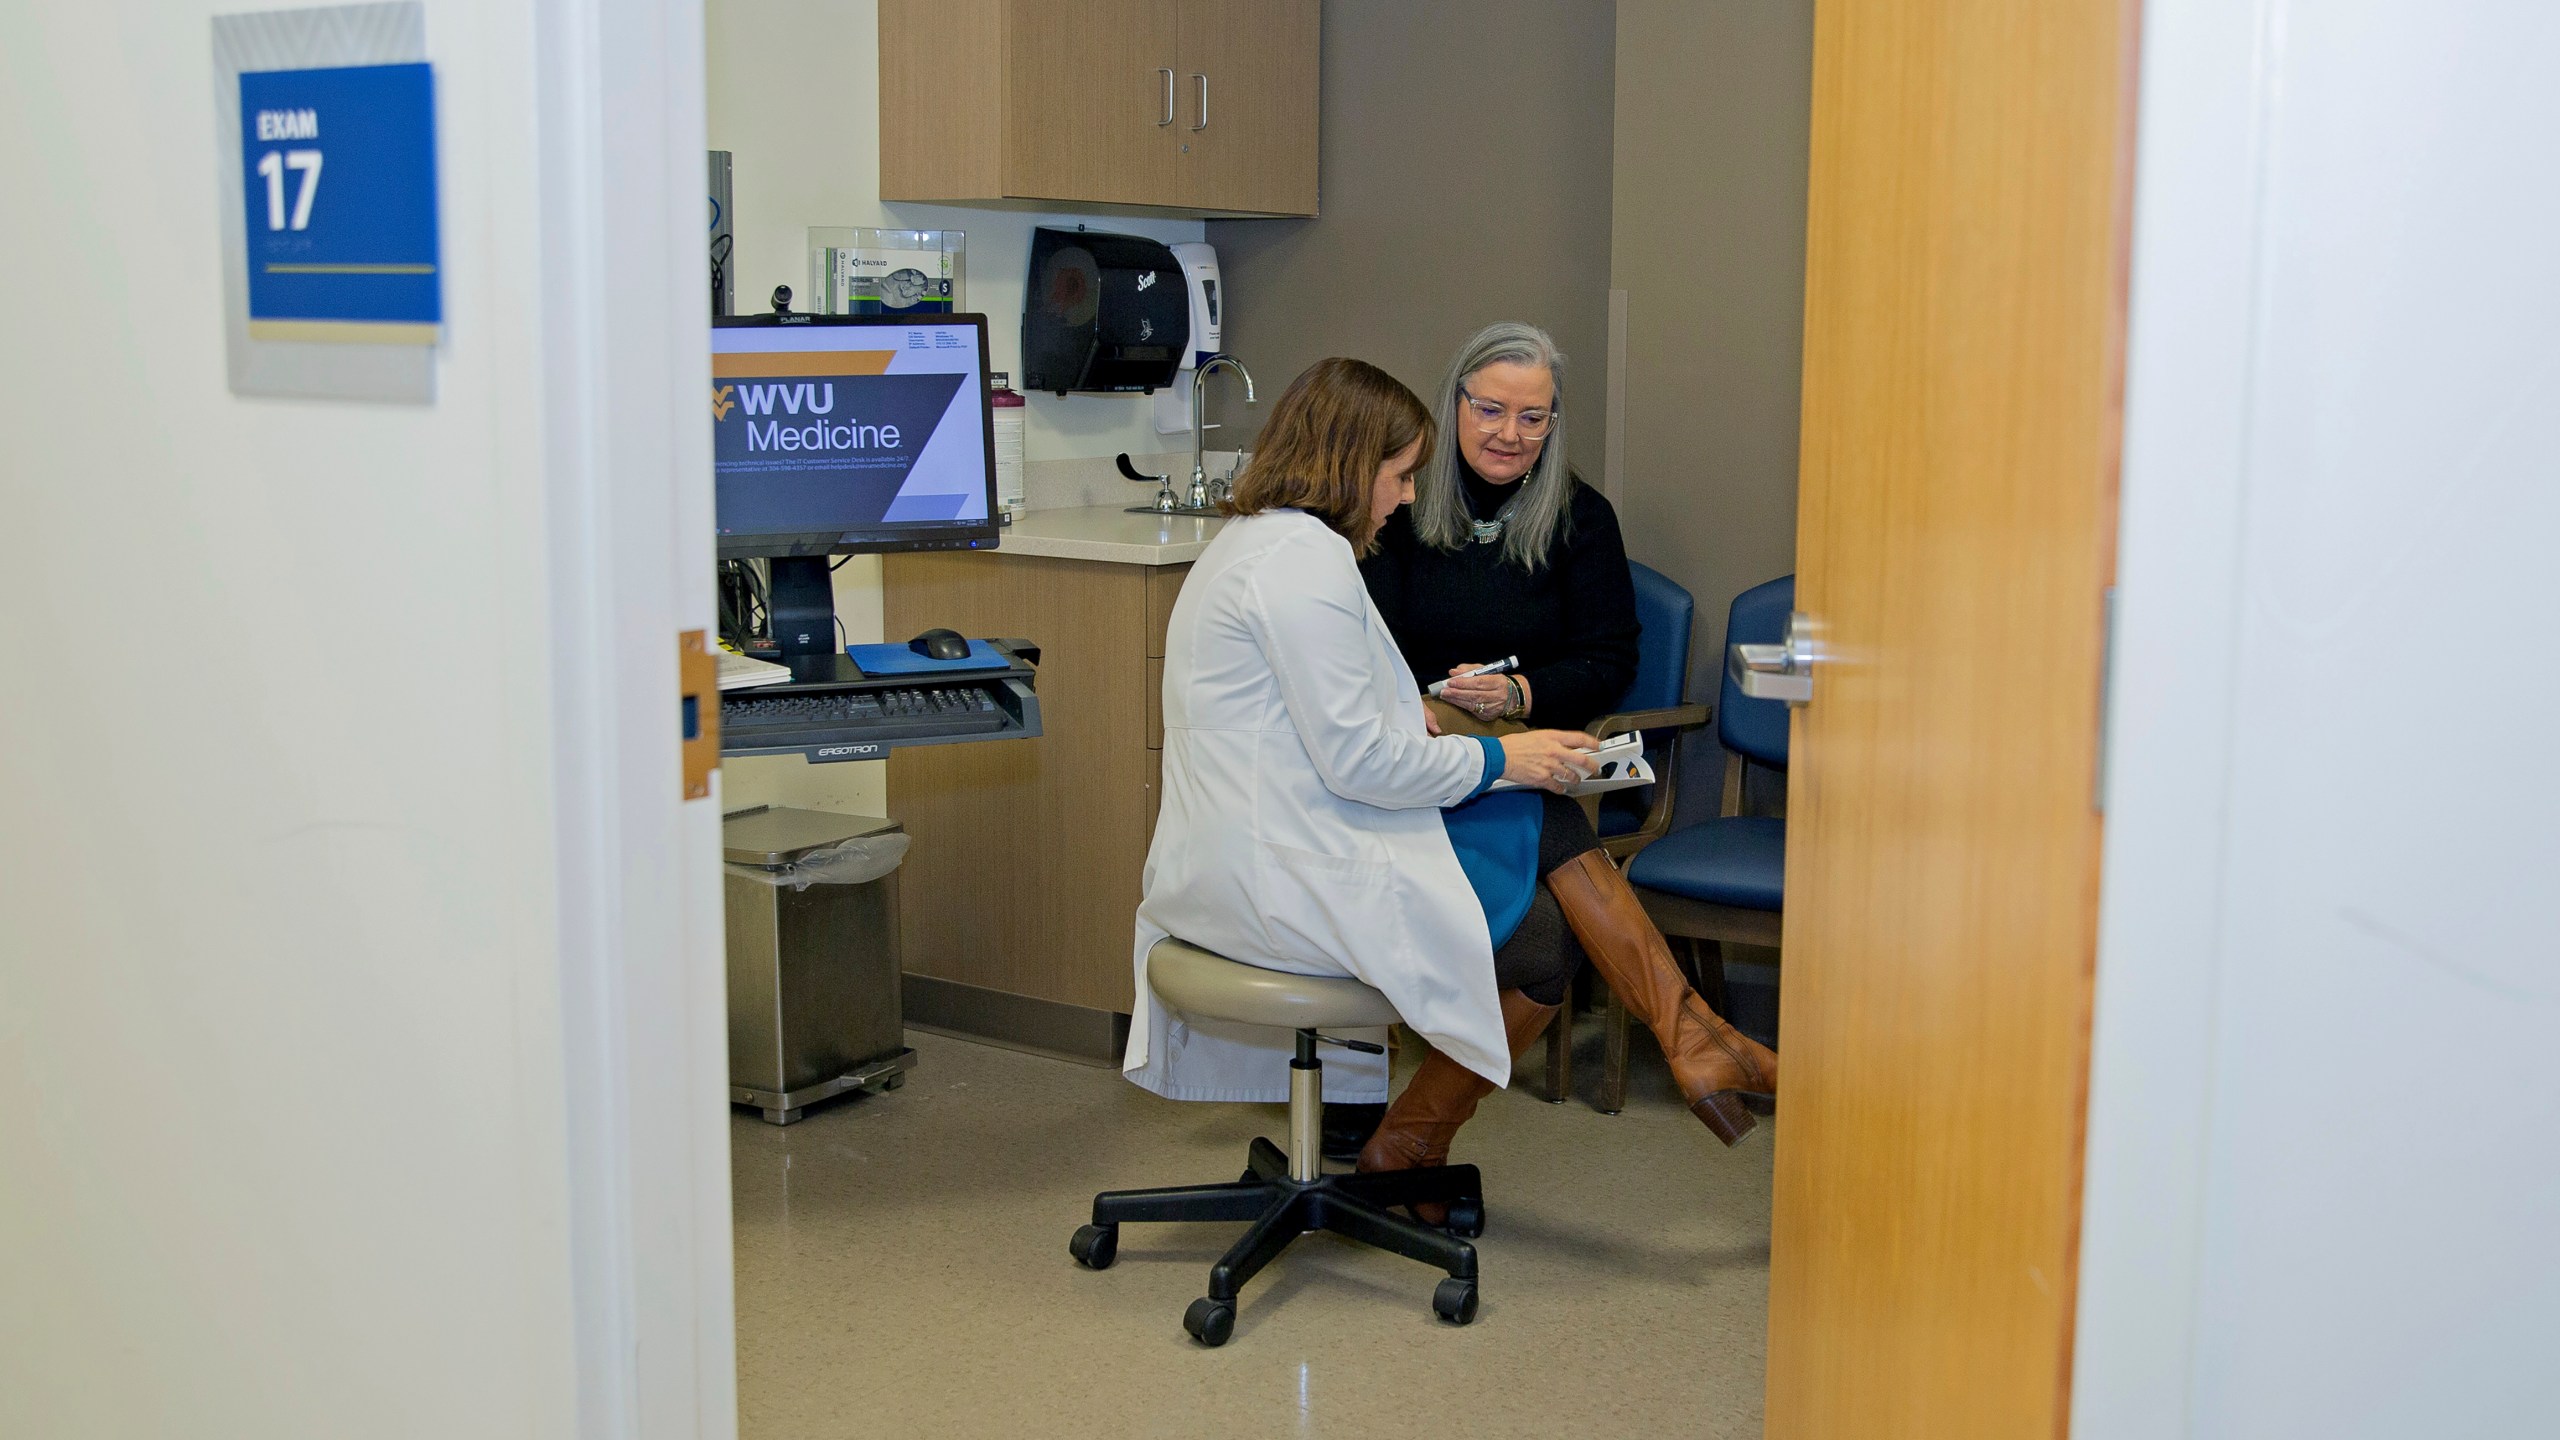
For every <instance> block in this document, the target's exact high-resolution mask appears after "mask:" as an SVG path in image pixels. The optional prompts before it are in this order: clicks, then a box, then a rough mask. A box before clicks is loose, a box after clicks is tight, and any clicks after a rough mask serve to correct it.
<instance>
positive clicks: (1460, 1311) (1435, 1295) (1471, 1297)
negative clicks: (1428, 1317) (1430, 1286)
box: [1431, 1275, 1476, 1325]
mask: <svg viewBox="0 0 2560 1440" xmlns="http://www.w3.org/2000/svg"><path fill="white" fill-rule="evenodd" d="M1431 1309H1432V1312H1433V1313H1434V1314H1436V1315H1438V1316H1439V1317H1440V1318H1441V1319H1443V1320H1446V1321H1448V1322H1449V1323H1450V1324H1452V1325H1472V1324H1474V1323H1475V1319H1476V1282H1474V1281H1473V1280H1460V1279H1458V1278H1457V1277H1456V1276H1454V1275H1453V1276H1451V1277H1450V1278H1448V1279H1446V1280H1443V1281H1441V1282H1440V1288H1439V1289H1437V1290H1434V1291H1432V1292H1431Z"/></svg>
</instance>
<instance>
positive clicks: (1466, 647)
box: [1360, 465, 1637, 729]
mask: <svg viewBox="0 0 2560 1440" xmlns="http://www.w3.org/2000/svg"><path fill="white" fill-rule="evenodd" d="M1458 483H1459V484H1461V485H1463V486H1465V487H1466V491H1467V502H1468V504H1470V505H1472V506H1473V507H1474V509H1475V513H1476V514H1478V515H1480V516H1484V517H1487V518H1490V517H1491V516H1493V515H1494V514H1495V513H1496V512H1498V511H1500V510H1501V509H1502V503H1503V502H1504V501H1505V500H1508V499H1510V498H1511V497H1512V496H1513V495H1514V494H1516V493H1518V492H1517V490H1516V488H1515V487H1514V486H1512V485H1495V484H1491V483H1489V482H1487V481H1485V480H1482V479H1480V478H1478V477H1477V476H1476V474H1475V473H1474V472H1473V471H1471V470H1468V469H1467V468H1466V467H1465V466H1463V465H1461V466H1460V467H1459V470H1458ZM1558 536H1559V538H1558V539H1557V540H1556V542H1555V544H1554V545H1553V547H1552V548H1551V549H1550V551H1549V552H1548V555H1547V563H1546V564H1544V565H1541V566H1539V567H1538V569H1537V572H1536V573H1535V574H1532V573H1530V572H1528V571H1527V570H1524V569H1522V568H1521V567H1520V566H1519V565H1516V564H1513V563H1511V562H1509V561H1507V560H1505V559H1504V558H1503V553H1502V545H1501V543H1500V542H1498V541H1497V542H1496V543H1494V544H1491V545H1472V544H1471V545H1462V546H1460V547H1459V548H1458V549H1456V550H1435V549H1433V548H1432V547H1431V546H1429V545H1426V544H1424V543H1423V542H1422V540H1421V537H1419V536H1418V535H1416V534H1415V533H1414V529H1413V518H1412V513H1411V511H1410V510H1400V511H1398V512H1396V514H1395V516H1394V517H1393V518H1391V519H1389V520H1388V521H1387V527H1386V529H1385V530H1384V531H1383V532H1381V533H1380V535H1379V536H1378V549H1377V553H1375V554H1373V555H1371V556H1370V557H1369V558H1368V559H1366V560H1363V561H1361V562H1360V573H1361V575H1362V576H1363V577H1364V578H1366V579H1367V580H1368V582H1369V595H1370V598H1371V599H1373V600H1375V601H1377V603H1378V613H1380V614H1381V615H1383V616H1385V617H1386V621H1387V629H1388V630H1389V631H1391V632H1393V634H1394V635H1395V637H1396V645H1397V648H1399V649H1401V650H1402V651H1403V652H1404V660H1405V663H1406V664H1407V665H1410V666H1412V667H1413V678H1414V681H1415V683H1417V684H1421V685H1428V684H1430V683H1431V682H1432V681H1434V680H1438V679H1441V678H1442V677H1444V676H1446V675H1447V674H1448V673H1449V667H1450V666H1452V665H1487V664H1491V663H1492V662H1494V661H1496V660H1499V659H1501V658H1502V657H1503V656H1505V655H1517V656H1519V657H1520V672H1521V674H1522V675H1524V676H1526V677H1527V678H1528V681H1529V689H1530V696H1531V699H1530V710H1529V713H1528V714H1527V715H1526V716H1523V717H1522V718H1523V719H1525V720H1526V721H1527V722H1528V723H1530V724H1531V725H1534V726H1538V727H1540V728H1542V729H1543V728H1553V729H1574V728H1579V727H1580V726H1582V725H1584V724H1586V723H1588V722H1590V721H1591V720H1593V719H1594V718H1596V717H1598V716H1601V715H1605V714H1608V713H1609V712H1610V711H1611V710H1613V709H1615V708H1617V704H1618V699H1619V697H1620V696H1622V695H1624V694H1625V693H1626V689H1627V686H1628V684H1629V683H1630V682H1632V681H1633V680H1634V679H1635V675H1636V632H1637V625H1636V592H1635V582H1634V581H1633V580H1632V579H1630V578H1629V577H1628V574H1627V547H1626V543H1625V541H1623V540H1622V539H1620V538H1619V535H1618V512H1617V511H1616V510H1614V509H1612V508H1611V507H1610V504H1609V502H1608V500H1607V498H1606V497H1604V496H1602V495H1601V494H1600V492H1599V491H1597V490H1594V489H1592V488H1591V487H1590V486H1588V485H1585V484H1583V483H1582V482H1581V481H1579V480H1576V481H1574V482H1573V498H1572V500H1571V502H1570V503H1569V505H1568V508H1567V518H1566V523H1565V524H1563V525H1562V526H1560V527H1559V528H1558Z"/></svg>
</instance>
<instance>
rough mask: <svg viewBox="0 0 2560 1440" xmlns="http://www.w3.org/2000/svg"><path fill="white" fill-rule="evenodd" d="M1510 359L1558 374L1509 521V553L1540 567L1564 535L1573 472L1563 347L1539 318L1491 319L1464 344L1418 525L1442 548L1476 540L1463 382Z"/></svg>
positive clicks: (1420, 486) (1448, 382)
mask: <svg viewBox="0 0 2560 1440" xmlns="http://www.w3.org/2000/svg"><path fill="white" fill-rule="evenodd" d="M1505 362H1509V363H1510V364H1514V365H1527V366H1531V367H1533V368H1535V367H1544V368H1545V370H1546V372H1547V373H1548V374H1549V375H1550V376H1552V377H1554V380H1555V388H1556V395H1555V423H1554V424H1552V425H1550V426H1549V427H1548V428H1547V443H1546V447H1545V448H1544V449H1542V450H1540V451H1539V452H1538V463H1537V464H1536V465H1534V466H1532V467H1531V468H1530V471H1529V473H1528V474H1527V475H1526V476H1523V477H1522V478H1521V480H1520V482H1519V484H1520V496H1519V500H1518V503H1517V507H1516V508H1514V509H1513V510H1512V511H1511V519H1510V520H1509V521H1508V522H1506V523H1505V524H1504V526H1503V528H1502V555H1503V558H1504V559H1506V560H1511V561H1514V562H1516V563H1517V564H1518V565H1519V566H1520V567H1521V568H1522V569H1524V570H1528V571H1530V572H1531V573H1533V574H1534V573H1535V572H1536V571H1537V569H1538V567H1539V566H1541V565H1543V564H1545V563H1546V562H1547V552H1548V551H1549V550H1550V549H1552V548H1553V547H1554V545H1555V543H1556V542H1557V541H1558V540H1561V539H1563V538H1564V536H1565V532H1566V530H1567V528H1568V525H1569V516H1568V512H1569V510H1570V509H1571V507H1572V504H1573V472H1571V471H1570V470H1567V469H1566V468H1565V455H1564V412H1565V406H1564V352H1563V351H1562V350H1559V349H1557V348H1556V342H1555V337H1554V336H1552V335H1549V334H1548V333H1547V332H1546V331H1544V330H1541V329H1539V328H1538V327H1537V326H1535V325H1523V324H1521V323H1519V322H1517V321H1512V320H1506V321H1503V322H1502V323H1500V324H1497V325H1487V326H1486V327H1484V328H1483V329H1482V330H1479V331H1477V332H1476V333H1475V337H1474V338H1473V339H1470V340H1469V341H1467V343H1466V344H1464V345H1461V346H1459V347H1458V357H1457V358H1456V359H1455V360H1453V361H1451V362H1450V363H1449V373H1448V375H1447V376H1446V377H1445V378H1443V379H1442V380H1441V382H1440V395H1439V398H1438V399H1437V400H1436V401H1435V402H1434V403H1433V407H1432V408H1433V410H1434V412H1435V413H1436V414H1437V415H1438V417H1439V420H1440V440H1439V443H1438V444H1437V445H1436V446H1435V447H1434V448H1433V450H1432V452H1431V459H1430V463H1429V464H1427V465H1425V466H1424V467H1423V469H1422V476H1421V478H1420V480H1418V481H1417V482H1416V483H1415V485H1414V491H1413V529H1414V533H1415V534H1417V535H1419V536H1421V537H1422V541H1423V543H1424V544H1426V545H1430V546H1432V547H1434V548H1436V549H1441V550H1455V549H1458V548H1460V547H1461V546H1464V545H1466V544H1468V543H1470V541H1471V540H1472V539H1473V536H1472V535H1470V533H1469V531H1468V524H1467V522H1468V512H1467V501H1466V497H1465V496H1464V495H1461V494H1460V493H1459V484H1458V470H1459V467H1460V466H1461V465H1463V464H1464V463H1465V461H1464V460H1463V459H1462V458H1461V457H1460V456H1459V453H1458V427H1459V426H1460V425H1471V424H1473V423H1475V422H1474V421H1473V420H1471V419H1469V418H1467V416H1466V415H1465V413H1464V412H1463V410H1462V408H1461V406H1460V402H1459V400H1458V387H1459V386H1461V385H1463V384H1465V383H1466V382H1467V381H1468V380H1469V379H1471V378H1473V377H1474V375H1475V373H1476V372H1477V371H1479V370H1482V369H1483V368H1485V367H1486V366H1488V365H1499V364H1503V363H1505ZM1486 518H1491V517H1486Z"/></svg>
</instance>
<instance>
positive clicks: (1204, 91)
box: [1191, 70, 1209, 130]
mask: <svg viewBox="0 0 2560 1440" xmlns="http://www.w3.org/2000/svg"><path fill="white" fill-rule="evenodd" d="M1191 78H1192V79H1194V80H1197V81H1199V82H1200V123H1199V124H1197V125H1194V126H1192V127H1191V128H1192V129H1194V130H1206V129H1208V128H1209V77H1208V76H1206V75H1203V74H1201V73H1200V72H1199V71H1197V70H1194V71H1192V72H1191Z"/></svg>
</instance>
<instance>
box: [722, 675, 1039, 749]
mask: <svg viewBox="0 0 2560 1440" xmlns="http://www.w3.org/2000/svg"><path fill="white" fill-rule="evenodd" d="M1008 713H1009V712H1007V711H1006V709H1005V708H1004V706H1002V705H1001V704H998V703H997V701H996V697H995V693H994V692H993V691H992V690H990V689H988V688H987V687H986V686H983V685H932V686H918V687H915V688H912V689H904V690H828V691H822V692H820V693H818V694H815V695H758V694H756V693H755V692H753V691H744V692H735V693H732V694H729V695H725V696H723V697H721V700H720V733H721V738H722V740H723V742H724V743H727V744H732V745H759V746H761V745H789V744H793V743H795V742H797V741H800V740H803V739H806V740H809V741H811V742H813V743H814V742H817V741H822V740H835V741H845V740H855V741H859V740H904V739H914V738H920V737H926V736H942V735H976V734H983V733H985V732H986V731H989V730H1001V729H1003V728H1004V726H1005V721H1006V718H1007V715H1008Z"/></svg>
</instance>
